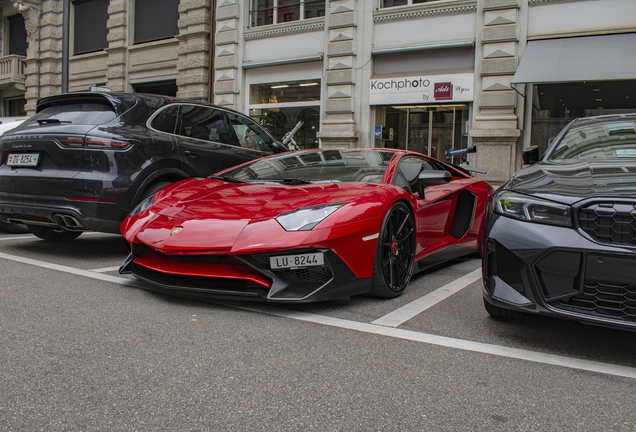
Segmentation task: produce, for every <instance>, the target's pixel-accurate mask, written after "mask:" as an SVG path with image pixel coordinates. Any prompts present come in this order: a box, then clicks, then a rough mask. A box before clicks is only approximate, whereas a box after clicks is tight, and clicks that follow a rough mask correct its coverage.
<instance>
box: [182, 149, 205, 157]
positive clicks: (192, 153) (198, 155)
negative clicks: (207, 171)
mask: <svg viewBox="0 0 636 432" xmlns="http://www.w3.org/2000/svg"><path fill="white" fill-rule="evenodd" d="M184 153H185V154H186V155H187V156H188V157H191V158H192V159H198V158H200V157H201V153H197V152H192V151H188V150H186V151H184Z"/></svg>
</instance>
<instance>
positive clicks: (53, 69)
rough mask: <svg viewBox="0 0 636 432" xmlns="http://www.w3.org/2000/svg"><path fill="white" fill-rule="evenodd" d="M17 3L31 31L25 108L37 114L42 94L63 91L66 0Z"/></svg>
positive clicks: (28, 112)
mask: <svg viewBox="0 0 636 432" xmlns="http://www.w3.org/2000/svg"><path fill="white" fill-rule="evenodd" d="M14 5H15V7H16V8H17V9H18V10H19V11H20V13H22V15H23V16H24V21H25V27H26V31H27V42H28V44H29V46H28V49H27V59H26V71H25V75H26V79H25V86H26V93H25V98H26V100H27V103H26V106H25V109H26V111H27V114H28V115H33V114H35V108H36V105H37V101H38V99H39V98H41V97H44V96H51V95H54V94H58V93H60V92H61V91H62V9H63V3H62V0H43V1H42V4H41V5H40V2H39V1H37V0H23V1H20V2H15V4H14Z"/></svg>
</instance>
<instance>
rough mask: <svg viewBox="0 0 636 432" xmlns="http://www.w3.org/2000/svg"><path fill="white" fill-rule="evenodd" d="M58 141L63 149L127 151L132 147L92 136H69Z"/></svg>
mask: <svg viewBox="0 0 636 432" xmlns="http://www.w3.org/2000/svg"><path fill="white" fill-rule="evenodd" d="M58 141H59V143H60V144H61V145H62V147H69V148H77V147H86V148H91V149H102V150H125V149H127V148H128V147H130V146H131V145H132V143H130V142H125V141H118V140H113V139H108V138H101V137H92V136H86V137H83V136H67V137H64V138H58Z"/></svg>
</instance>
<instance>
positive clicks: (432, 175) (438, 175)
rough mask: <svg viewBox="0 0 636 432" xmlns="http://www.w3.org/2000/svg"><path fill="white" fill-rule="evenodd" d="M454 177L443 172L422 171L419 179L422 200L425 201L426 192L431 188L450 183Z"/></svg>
mask: <svg viewBox="0 0 636 432" xmlns="http://www.w3.org/2000/svg"><path fill="white" fill-rule="evenodd" d="M452 178H453V175H452V174H451V173H449V172H448V171H443V170H426V171H422V172H421V173H420V175H419V176H418V177H417V180H418V181H417V183H418V186H419V191H418V192H419V194H420V198H422V199H424V191H425V190H426V188H427V187H429V186H436V185H441V184H446V183H448V182H450V181H451V180H452Z"/></svg>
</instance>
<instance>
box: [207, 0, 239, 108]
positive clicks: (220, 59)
mask: <svg viewBox="0 0 636 432" xmlns="http://www.w3.org/2000/svg"><path fill="white" fill-rule="evenodd" d="M239 23H240V21H239V5H238V4H237V2H236V0H218V5H217V9H216V34H215V36H214V43H215V50H214V51H215V59H214V69H215V70H214V74H215V79H214V81H215V84H214V103H216V104H217V105H222V106H227V107H228V108H234V109H240V106H239V105H240V103H239V101H238V96H237V95H238V93H239V90H238V89H239V84H240V83H239V81H240V71H239V69H238V65H239V60H240V59H239V55H238V46H239V45H238V43H239V38H240V37H241V33H242V32H239V26H240V24H239Z"/></svg>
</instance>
